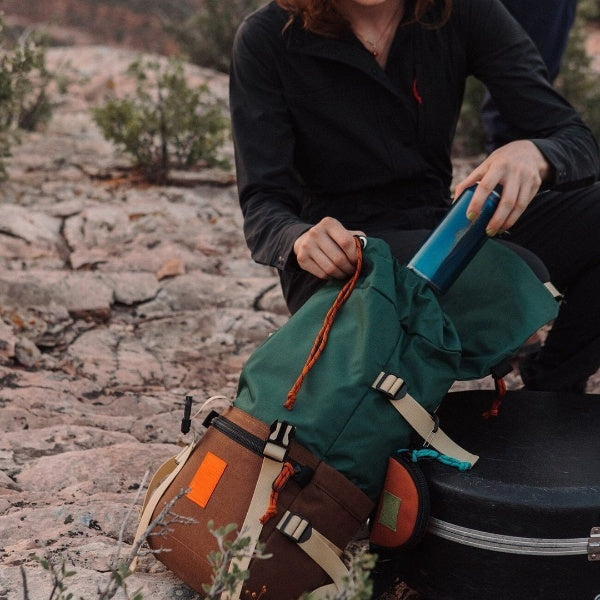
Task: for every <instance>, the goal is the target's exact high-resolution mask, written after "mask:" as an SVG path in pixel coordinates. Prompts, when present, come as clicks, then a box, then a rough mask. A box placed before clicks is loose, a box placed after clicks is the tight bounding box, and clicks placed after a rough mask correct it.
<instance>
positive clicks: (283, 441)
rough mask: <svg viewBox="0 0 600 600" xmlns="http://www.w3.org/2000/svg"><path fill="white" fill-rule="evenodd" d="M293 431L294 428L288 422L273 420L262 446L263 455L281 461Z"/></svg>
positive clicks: (294, 430)
mask: <svg viewBox="0 0 600 600" xmlns="http://www.w3.org/2000/svg"><path fill="white" fill-rule="evenodd" d="M295 433H296V428H295V427H294V426H293V425H290V424H289V423H288V422H286V421H274V422H273V424H272V425H271V430H270V432H269V437H268V438H267V441H266V442H265V447H264V448H263V455H264V456H266V457H267V458H272V459H273V460H278V461H279V462H283V461H284V460H285V456H286V454H287V451H288V448H289V446H290V443H291V441H292V439H293V438H294V434H295Z"/></svg>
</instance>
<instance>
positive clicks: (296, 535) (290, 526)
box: [276, 510, 312, 544]
mask: <svg viewBox="0 0 600 600" xmlns="http://www.w3.org/2000/svg"><path fill="white" fill-rule="evenodd" d="M276 529H277V530H278V531H279V532H281V533H282V534H283V535H285V537H287V538H289V539H290V540H292V541H294V542H296V543H298V544H301V543H302V542H306V540H308V539H309V538H310V536H311V534H312V525H311V524H310V523H309V522H308V521H307V520H306V519H305V518H304V517H302V516H301V515H299V514H298V513H294V512H291V511H289V510H287V511H286V512H285V514H284V515H283V517H282V518H281V520H280V521H279V523H278V524H277V527H276Z"/></svg>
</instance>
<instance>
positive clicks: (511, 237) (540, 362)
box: [282, 183, 600, 391]
mask: <svg viewBox="0 0 600 600" xmlns="http://www.w3.org/2000/svg"><path fill="white" fill-rule="evenodd" d="M430 219H431V214H430V213H427V216H426V217H425V218H424V220H423V222H422V223H419V222H418V219H417V220H414V223H413V224H414V226H413V227H412V228H411V229H392V228H388V227H377V226H376V225H374V226H372V227H364V228H363V229H365V230H366V231H365V232H366V233H367V235H371V236H375V237H381V238H383V239H384V240H385V241H386V242H387V243H388V244H389V245H390V247H391V250H392V253H393V254H394V255H395V256H396V257H397V258H398V259H399V260H400V262H402V263H407V262H408V261H409V260H410V259H411V258H412V256H413V255H414V253H415V252H416V250H417V249H418V248H419V246H420V245H421V244H422V243H423V241H424V240H425V239H426V238H427V236H428V234H429V232H430V229H431V227H432V226H433V223H431V222H429V221H430ZM353 225H354V224H353ZM417 227H418V228H417ZM599 232H600V183H596V184H594V185H592V186H590V187H587V188H584V189H580V190H575V191H571V192H552V191H551V192H544V193H541V194H538V196H536V198H535V199H534V200H533V202H532V203H531V204H530V206H529V207H528V209H527V210H526V211H525V213H524V214H523V215H522V216H521V218H520V219H519V221H518V222H517V223H516V224H515V226H514V227H513V228H512V229H511V231H510V232H509V233H507V234H505V235H504V236H503V237H502V239H503V240H505V241H506V242H507V243H509V244H514V245H516V246H518V247H522V248H524V249H525V252H522V251H521V254H523V257H524V258H525V259H526V260H527V261H528V262H529V263H530V265H531V266H533V267H534V269H535V270H536V271H537V272H540V271H541V270H543V269H538V268H536V267H535V258H533V257H531V256H530V255H528V251H529V252H532V253H533V254H534V255H536V256H537V257H539V259H540V260H541V261H542V262H543V263H544V265H545V267H546V268H547V270H548V272H549V275H550V281H552V283H553V284H554V285H555V286H556V287H557V288H558V289H559V290H560V292H561V293H563V294H564V301H563V303H562V305H561V309H560V312H559V316H558V318H557V319H556V321H555V323H554V325H553V327H552V330H551V332H550V334H549V336H548V339H547V341H546V343H545V345H544V347H543V348H542V350H541V351H540V353H539V355H537V356H536V357H535V360H534V361H533V362H531V364H529V365H528V369H527V378H526V380H525V377H524V380H525V383H526V385H527V387H528V388H530V389H541V390H564V391H571V390H578V389H582V388H583V386H584V385H585V382H586V380H587V379H588V377H589V376H590V375H592V374H594V373H595V372H596V371H597V370H598V368H600V241H599V238H598V235H599ZM516 249H517V250H518V248H516ZM322 283H323V282H322V281H320V280H318V279H316V278H314V277H312V276H311V275H309V274H308V273H306V272H303V271H298V272H295V273H286V274H284V277H283V278H282V284H283V289H284V295H285V297H286V300H287V302H288V306H289V307H290V310H291V311H292V312H295V311H296V310H297V309H298V308H299V307H300V306H301V305H302V304H303V303H304V301H305V300H306V299H307V298H308V297H309V296H310V295H311V294H312V293H314V291H315V290H316V289H318V287H319V286H320V285H322Z"/></svg>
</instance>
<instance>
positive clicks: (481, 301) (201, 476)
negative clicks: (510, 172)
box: [138, 238, 558, 600]
mask: <svg viewBox="0 0 600 600" xmlns="http://www.w3.org/2000/svg"><path fill="white" fill-rule="evenodd" d="M361 263H362V264H359V267H358V268H357V272H356V274H355V276H354V277H353V278H352V279H351V280H350V281H349V282H347V283H345V284H344V283H343V282H337V281H332V282H329V283H327V284H326V285H325V286H323V287H322V288H321V289H320V290H319V291H317V292H316V293H315V294H314V295H313V296H312V297H311V298H310V299H309V300H308V301H307V302H306V303H305V305H304V306H303V307H302V308H301V309H300V310H299V311H298V312H297V313H295V314H294V315H293V316H292V317H291V318H290V319H289V321H288V322H287V323H286V324H285V325H283V326H282V327H281V328H280V329H279V330H278V331H276V332H275V333H273V334H272V335H270V336H269V337H268V338H267V339H266V340H265V341H264V342H263V343H262V344H261V345H260V346H259V347H258V348H257V349H256V350H255V351H254V352H253V354H252V355H251V356H250V358H249V359H248V361H247V363H246V364H245V366H244V368H243V370H242V373H241V377H240V381H239V386H238V392H237V396H236V399H235V401H234V403H233V406H232V407H231V408H229V409H228V410H227V411H226V412H225V413H223V414H222V415H212V416H211V417H210V418H209V419H207V421H206V422H205V424H206V425H207V426H208V430H207V432H206V433H205V434H204V436H202V438H200V439H197V440H195V441H194V442H193V443H192V444H190V446H188V447H187V448H185V449H184V450H183V451H182V452H181V453H180V455H179V456H178V457H175V458H174V459H171V460H170V461H168V463H166V465H164V466H163V467H162V468H161V469H159V471H158V472H157V474H156V476H155V478H154V479H153V481H152V482H151V484H150V486H149V490H148V493H147V495H146V500H145V503H144V509H143V515H142V519H141V521H140V526H139V527H138V535H140V534H141V533H142V532H143V531H144V530H145V529H146V528H147V527H148V524H149V523H150V522H151V521H152V519H156V517H157V515H158V514H159V513H160V511H161V510H162V509H163V507H164V506H165V505H166V504H167V503H169V502H171V503H172V504H173V507H172V508H173V510H174V512H176V513H177V514H180V515H182V516H184V517H186V516H187V517H193V518H194V519H195V520H196V521H197V523H196V524H194V525H189V524H174V525H173V526H172V527H170V531H168V532H166V533H165V532H163V535H161V536H152V537H150V538H148V539H149V543H150V545H151V547H152V548H153V549H155V550H161V549H163V550H164V549H168V550H169V552H161V553H159V554H157V558H158V559H159V560H161V561H162V562H164V564H165V565H166V566H167V567H168V568H169V569H171V570H173V571H174V572H175V573H176V574H178V575H179V576H180V577H181V578H182V579H183V580H184V581H186V582H187V583H189V584H190V585H191V586H192V587H193V588H194V589H196V590H198V591H202V589H203V584H206V583H207V582H208V581H209V580H210V577H211V571H210V567H209V565H208V563H207V561H206V559H205V557H206V555H207V554H208V553H209V552H210V551H213V550H215V549H216V544H215V540H214V539H211V536H210V534H209V533H208V532H207V527H206V524H207V522H208V521H211V520H212V521H214V522H215V523H216V524H217V525H227V524H229V523H232V522H235V523H236V524H237V526H238V527H239V528H240V531H241V534H242V535H247V536H248V537H249V538H250V545H249V548H250V549H253V548H254V547H255V546H256V544H257V543H258V542H259V541H260V542H261V543H262V544H263V545H264V551H265V552H267V553H270V554H272V558H270V559H268V560H263V559H260V560H259V559H256V558H253V556H252V553H251V552H248V553H247V555H246V556H244V557H242V558H241V559H239V560H234V561H232V563H231V565H230V567H229V572H230V573H235V572H238V573H240V572H243V573H245V574H246V575H248V573H247V571H248V569H249V577H248V578H247V579H246V580H245V581H244V582H243V585H242V584H241V583H240V584H238V585H236V586H235V588H231V589H230V590H229V591H225V592H224V593H223V596H222V597H223V598H239V597H246V596H247V595H248V594H250V595H252V593H255V594H257V597H261V598H264V599H265V600H268V599H273V600H288V599H292V598H298V597H299V596H300V595H301V594H302V593H303V592H306V591H311V590H318V591H316V592H315V591H313V594H312V595H311V598H319V597H325V596H326V595H327V594H331V593H332V592H335V590H340V589H342V588H343V586H344V580H345V577H347V575H348V573H347V569H346V567H345V565H344V563H343V561H342V559H341V555H342V551H343V549H344V548H345V546H346V545H347V543H348V541H349V540H350V539H351V537H352V535H353V533H354V532H355V531H356V530H357V529H358V528H359V527H360V525H361V524H362V523H364V522H365V521H366V519H367V517H368V516H369V514H370V513H371V512H372V510H373V508H374V506H375V503H376V502H377V500H378V497H379V494H380V492H381V490H382V486H383V483H384V480H385V476H386V469H387V466H388V459H389V457H390V456H391V455H393V454H394V453H395V452H396V451H397V450H398V449H402V448H408V447H410V446H411V445H412V443H413V438H414V437H416V436H415V433H418V434H419V437H420V438H421V439H420V442H419V443H420V444H423V442H424V443H425V444H426V445H429V446H431V447H432V448H435V449H436V450H438V451H439V452H441V453H442V454H443V455H448V456H450V457H452V458H453V459H454V460H457V461H459V462H460V463H461V464H463V465H465V467H470V466H472V465H473V464H475V462H476V460H477V456H476V455H474V454H471V453H470V452H468V451H466V450H463V449H462V448H460V447H459V446H457V445H456V444H455V443H454V442H452V440H450V439H449V438H448V437H447V436H446V435H445V434H444V432H443V429H442V427H440V423H438V421H437V419H436V417H435V414H434V411H435V409H436V408H437V406H438V405H439V404H440V402H441V401H442V399H443V397H444V395H445V394H446V392H447V390H448V389H449V388H450V386H451V385H452V383H453V382H454V381H456V380H465V379H477V378H480V377H484V376H486V375H488V374H489V373H490V372H491V371H492V370H493V369H494V368H495V367H496V366H497V365H498V364H500V363H502V361H503V360H506V359H507V358H508V357H510V356H511V355H513V354H514V353H515V352H516V351H517V349H518V348H519V347H520V346H521V345H522V343H523V342H524V341H525V340H526V339H527V338H528V337H529V336H530V335H531V334H532V333H533V332H534V331H536V330H537V329H539V328H540V327H541V326H542V325H544V324H546V323H548V322H549V321H551V320H552V319H553V318H555V316H556V314H557V310H558V308H557V303H556V301H555V299H554V297H553V295H552V294H551V293H550V292H549V291H548V290H547V288H546V287H545V286H544V285H543V284H542V283H541V282H540V281H539V280H538V279H537V278H536V277H535V276H534V275H533V273H532V272H531V270H530V269H529V267H528V266H527V265H526V264H525V263H524V262H523V261H522V260H521V259H520V258H519V257H517V256H516V255H515V254H514V253H513V252H512V251H511V250H510V249H508V248H505V247H503V246H502V245H500V244H497V243H495V242H494V241H492V240H490V241H488V242H486V243H485V245H484V246H483V248H482V249H481V250H480V251H479V253H478V254H477V255H476V257H475V258H474V259H473V260H472V261H471V263H470V264H469V265H468V267H467V268H466V269H465V271H464V272H463V273H462V274H461V275H460V276H459V278H458V279H457V280H456V282H455V284H454V285H453V286H452V288H451V289H450V291H449V292H448V293H447V294H445V295H444V296H437V295H436V293H435V292H434V291H433V290H432V289H431V288H430V287H429V286H428V284H427V283H426V282H425V281H424V280H423V279H421V278H420V277H419V276H418V275H416V274H415V273H414V272H413V271H411V270H410V269H407V268H406V267H404V266H402V265H401V264H399V263H398V261H397V260H396V259H395V258H394V257H393V256H392V255H391V253H390V250H389V247H388V246H387V244H385V243H384V242H383V241H382V240H378V239H374V238H370V239H369V240H368V243H367V246H366V248H365V250H364V253H362V257H361ZM484 280H485V281H486V285H485V286H482V285H481V281H484ZM498 315H502V319H500V318H498ZM442 425H443V424H442ZM185 490H188V491H185ZM259 594H262V595H261V596H258V595H259Z"/></svg>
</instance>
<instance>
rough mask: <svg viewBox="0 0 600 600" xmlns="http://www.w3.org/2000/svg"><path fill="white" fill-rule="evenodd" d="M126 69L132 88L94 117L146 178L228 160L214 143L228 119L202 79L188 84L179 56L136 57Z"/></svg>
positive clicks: (163, 179)
mask: <svg viewBox="0 0 600 600" xmlns="http://www.w3.org/2000/svg"><path fill="white" fill-rule="evenodd" d="M129 73H130V75H131V76H132V77H133V78H134V79H135V82H136V90H135V94H134V95H133V96H132V97H127V98H123V99H117V98H114V99H110V100H108V101H107V102H106V103H105V105H104V106H102V107H98V108H95V109H94V110H93V117H94V120H95V122H96V123H97V125H98V126H99V127H100V129H101V130H102V133H103V134H104V137H105V138H106V139H108V140H110V141H112V142H114V143H116V144H117V145H119V146H121V147H122V148H123V149H124V150H125V152H127V153H129V154H131V155H132V156H133V158H134V160H135V163H136V165H137V166H139V167H140V168H141V169H142V170H143V171H144V173H145V176H146V177H147V179H148V180H149V181H151V182H153V183H159V184H164V183H167V182H168V175H169V171H170V170H171V169H189V168H191V167H193V166H196V165H201V166H217V165H219V166H224V167H225V166H227V162H226V161H224V160H220V159H219V149H220V147H221V146H222V144H223V142H224V140H225V138H226V136H227V133H228V126H229V121H228V119H226V117H225V116H224V115H223V111H222V109H221V108H220V107H219V105H218V102H217V100H216V99H215V98H214V96H213V95H212V94H211V93H210V91H209V89H208V87H207V86H206V85H201V86H196V87H194V88H192V87H190V86H188V84H187V81H186V78H185V74H184V70H183V64H182V63H181V61H179V60H176V59H173V60H170V61H169V62H166V63H165V62H163V63H159V62H158V61H153V60H145V61H142V60H138V61H136V62H134V63H132V64H131V65H130V66H129Z"/></svg>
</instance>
